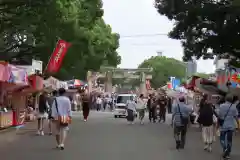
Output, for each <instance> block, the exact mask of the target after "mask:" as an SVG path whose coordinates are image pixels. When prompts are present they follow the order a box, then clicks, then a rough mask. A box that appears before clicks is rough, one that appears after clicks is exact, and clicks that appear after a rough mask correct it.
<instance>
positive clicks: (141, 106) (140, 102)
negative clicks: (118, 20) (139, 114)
mask: <svg viewBox="0 0 240 160" xmlns="http://www.w3.org/2000/svg"><path fill="white" fill-rule="evenodd" d="M145 108H146V102H145V101H144V100H143V99H141V98H139V99H138V100H137V109H145Z"/></svg>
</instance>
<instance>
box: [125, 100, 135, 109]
mask: <svg viewBox="0 0 240 160" xmlns="http://www.w3.org/2000/svg"><path fill="white" fill-rule="evenodd" d="M136 108H137V104H136V103H135V102H134V101H128V102H127V109H129V110H132V111H136Z"/></svg>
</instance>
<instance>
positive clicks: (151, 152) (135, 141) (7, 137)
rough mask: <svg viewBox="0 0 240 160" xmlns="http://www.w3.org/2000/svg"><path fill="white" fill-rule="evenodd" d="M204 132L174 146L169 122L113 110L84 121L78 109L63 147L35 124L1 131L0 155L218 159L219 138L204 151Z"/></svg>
mask: <svg viewBox="0 0 240 160" xmlns="http://www.w3.org/2000/svg"><path fill="white" fill-rule="evenodd" d="M200 135H201V134H200V133H199V131H197V129H196V128H191V129H190V131H189V133H188V137H187V138H188V139H187V145H186V148H185V150H181V151H177V150H176V149H175V145H174V140H173V133H172V128H171V127H170V126H169V125H166V124H160V123H155V124H152V123H149V122H147V119H146V123H145V125H140V124H138V123H136V124H134V125H128V124H127V123H126V120H125V119H114V118H113V115H112V113H107V112H106V113H104V112H100V113H96V112H92V113H91V114H90V119H89V121H88V122H83V121H82V120H81V118H80V115H79V113H76V112H75V113H74V120H73V124H72V126H71V131H70V133H69V137H68V139H67V143H66V149H65V150H64V151H60V150H56V149H55V141H54V137H53V136H48V135H45V136H36V135H35V126H33V125H29V126H28V127H26V128H23V129H21V130H19V131H17V132H11V133H3V134H0V155H1V159H4V160H5V159H7V160H8V159H9V160H15V159H16V160H17V159H19V160H23V159H25V160H30V159H31V160H53V159H56V160H79V159H82V160H186V159H194V160H203V159H204V160H218V159H220V153H221V152H220V151H221V150H220V147H219V142H216V143H215V144H214V148H213V153H206V152H204V151H203V145H202V143H201V136H200ZM239 149H240V135H238V136H235V137H234V150H233V155H232V160H239V159H240V152H239Z"/></svg>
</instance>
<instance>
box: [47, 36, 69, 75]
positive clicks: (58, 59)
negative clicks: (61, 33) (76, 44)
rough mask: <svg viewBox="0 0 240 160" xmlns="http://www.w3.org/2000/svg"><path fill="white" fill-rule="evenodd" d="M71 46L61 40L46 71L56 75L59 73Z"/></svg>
mask: <svg viewBox="0 0 240 160" xmlns="http://www.w3.org/2000/svg"><path fill="white" fill-rule="evenodd" d="M70 46H71V44H70V43H68V42H66V41H64V40H59V41H58V42H57V45H56V48H55V49H54V51H53V53H52V55H51V58H50V60H49V62H48V65H47V68H46V71H47V72H48V73H56V72H58V71H59V69H60V68H61V65H62V61H63V59H64V56H65V55H66V53H67V50H68V48H69V47H70Z"/></svg>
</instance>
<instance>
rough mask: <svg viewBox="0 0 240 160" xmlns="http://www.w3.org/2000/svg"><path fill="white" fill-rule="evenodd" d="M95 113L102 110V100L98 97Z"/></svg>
mask: <svg viewBox="0 0 240 160" xmlns="http://www.w3.org/2000/svg"><path fill="white" fill-rule="evenodd" d="M96 103H97V111H100V110H101V108H102V98H101V97H100V96H98V97H97V101H96Z"/></svg>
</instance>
